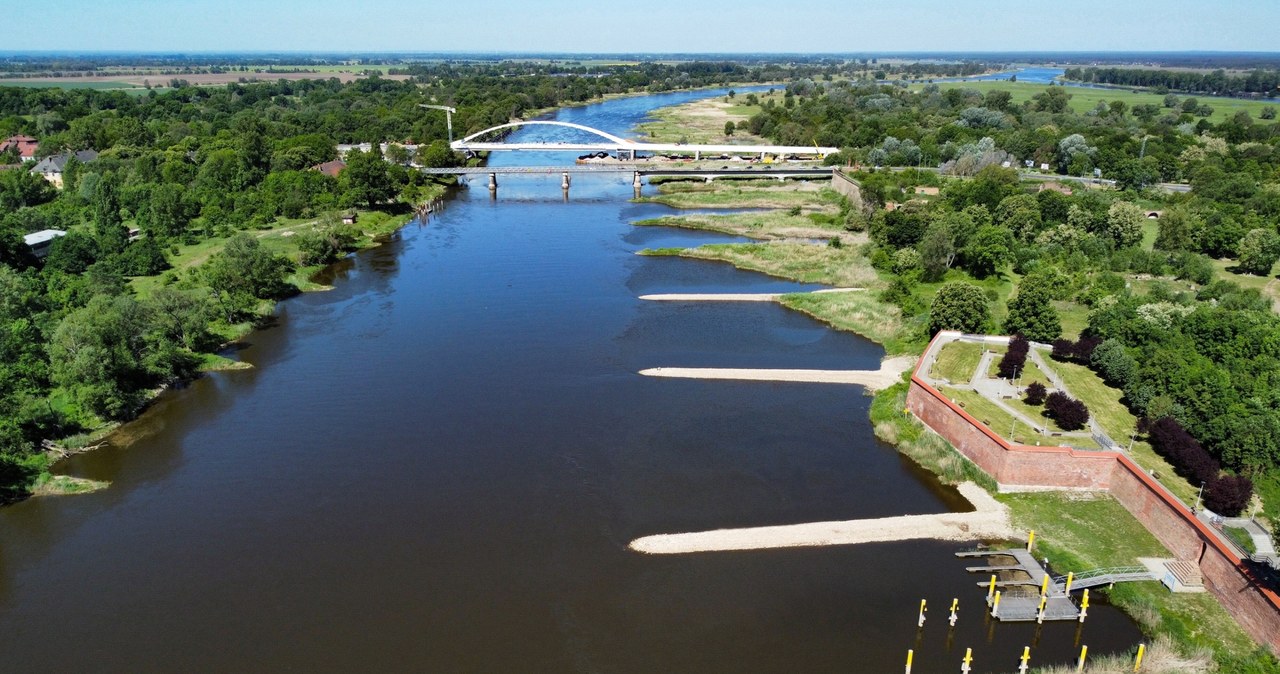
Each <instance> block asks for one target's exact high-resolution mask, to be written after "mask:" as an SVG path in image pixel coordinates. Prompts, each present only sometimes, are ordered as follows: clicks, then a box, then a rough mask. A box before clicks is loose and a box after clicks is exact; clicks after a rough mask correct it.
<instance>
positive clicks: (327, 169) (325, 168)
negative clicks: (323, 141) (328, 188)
mask: <svg viewBox="0 0 1280 674" xmlns="http://www.w3.org/2000/svg"><path fill="white" fill-rule="evenodd" d="M346 167H347V162H345V161H342V160H341V159H335V160H333V161H327V162H325V163H323V164H316V165H315V166H312V167H311V169H312V170H313V171H319V172H321V173H323V174H325V175H327V176H332V177H334V178H337V177H338V174H339V173H341V172H342V169H344V168H346Z"/></svg>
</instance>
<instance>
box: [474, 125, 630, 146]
mask: <svg viewBox="0 0 1280 674" xmlns="http://www.w3.org/2000/svg"><path fill="white" fill-rule="evenodd" d="M540 125H546V126H563V127H567V128H570V129H577V130H579V131H585V132H587V133H590V134H594V135H596V136H599V137H601V138H603V139H605V140H607V141H609V142H611V143H617V144H619V145H634V143H633V142H632V141H629V140H626V139H623V138H619V137H617V136H615V135H613V134H611V133H606V132H604V131H601V130H600V129H593V128H591V127H589V126H583V125H581V124H574V123H573V122H556V121H551V120H529V121H527V122H508V123H507V124H499V125H497V126H495V127H491V128H488V129H485V130H484V131H478V132H476V133H473V134H471V135H470V136H467V137H466V138H463V139H462V140H460V141H458V142H457V143H455V144H456V145H466V144H467V143H470V142H471V141H473V140H475V139H477V138H479V137H480V136H483V135H485V134H486V133H492V132H494V131H499V130H501V129H512V128H516V127H520V126H540Z"/></svg>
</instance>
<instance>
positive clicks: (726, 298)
mask: <svg viewBox="0 0 1280 674" xmlns="http://www.w3.org/2000/svg"><path fill="white" fill-rule="evenodd" d="M862 290H866V288H826V289H824V290H814V291H812V293H811V294H814V295H817V294H820V293H851V292H859V291H862ZM794 294H796V293H667V294H659V295H641V296H640V299H642V300H650V301H655V302H776V301H777V300H778V298H780V297H782V296H783V295H794Z"/></svg>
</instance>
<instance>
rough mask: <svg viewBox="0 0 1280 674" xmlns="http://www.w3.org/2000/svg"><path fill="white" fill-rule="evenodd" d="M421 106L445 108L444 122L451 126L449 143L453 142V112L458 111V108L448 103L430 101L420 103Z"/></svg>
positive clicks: (435, 108)
mask: <svg viewBox="0 0 1280 674" xmlns="http://www.w3.org/2000/svg"><path fill="white" fill-rule="evenodd" d="M418 107H420V108H431V109H432V110H444V122H445V124H446V125H447V126H448V127H449V144H450V145H452V144H453V113H455V112H457V111H458V110H457V109H456V108H451V107H449V106H447V105H431V104H429V103H419V104H418Z"/></svg>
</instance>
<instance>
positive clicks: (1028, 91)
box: [911, 80, 1276, 124]
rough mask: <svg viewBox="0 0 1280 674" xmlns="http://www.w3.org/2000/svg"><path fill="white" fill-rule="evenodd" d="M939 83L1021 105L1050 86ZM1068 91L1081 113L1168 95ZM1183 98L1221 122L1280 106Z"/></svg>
mask: <svg viewBox="0 0 1280 674" xmlns="http://www.w3.org/2000/svg"><path fill="white" fill-rule="evenodd" d="M924 86H925V85H920V84H913V85H911V90H912V91H919V90H920V89H921V88H923V87H924ZM937 86H939V87H941V88H943V89H972V90H973V91H978V92H981V93H983V94H985V93H986V92H988V91H1007V92H1009V93H1010V94H1011V95H1012V96H1013V102H1014V103H1015V104H1019V105H1021V104H1022V103H1023V102H1024V101H1029V100H1031V98H1032V97H1033V96H1035V95H1036V94H1038V93H1041V92H1043V91H1044V90H1045V89H1047V88H1048V86H1046V85H1044V84H1032V83H1030V82H1009V81H1007V80H990V81H982V82H940V83H938V85H937ZM1064 88H1065V89H1066V90H1067V93H1069V94H1071V100H1070V102H1069V105H1070V106H1071V109H1072V110H1074V111H1075V112H1078V113H1084V112H1088V111H1090V110H1092V109H1093V108H1094V107H1096V106H1097V105H1098V103H1099V102H1100V101H1106V102H1108V103H1110V102H1111V101H1124V103H1125V105H1128V106H1130V107H1133V106H1134V105H1143V104H1147V103H1149V104H1152V105H1155V106H1158V107H1160V108H1161V109H1162V110H1163V109H1164V95H1163V94H1153V93H1147V92H1134V91H1132V90H1130V89H1089V88H1085V87H1064ZM1180 98H1195V99H1196V100H1198V101H1200V102H1201V103H1205V104H1207V105H1208V106H1209V107H1211V108H1213V114H1212V115H1210V116H1209V121H1211V122H1214V123H1217V122H1222V121H1225V120H1227V119H1229V118H1230V117H1231V116H1232V115H1234V114H1236V113H1237V112H1239V111H1240V110H1245V111H1247V112H1248V113H1249V116H1250V117H1252V118H1253V119H1254V121H1255V122H1257V123H1263V124H1269V123H1270V121H1268V120H1261V119H1259V118H1258V115H1259V114H1260V113H1261V112H1262V108H1264V107H1266V106H1268V105H1270V106H1272V107H1276V104H1275V103H1268V102H1266V101H1247V100H1244V99H1239V98H1215V97H1213V96H1180Z"/></svg>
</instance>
